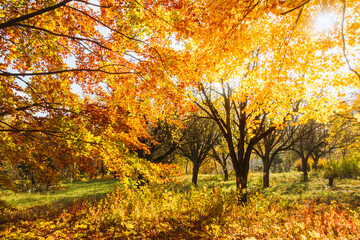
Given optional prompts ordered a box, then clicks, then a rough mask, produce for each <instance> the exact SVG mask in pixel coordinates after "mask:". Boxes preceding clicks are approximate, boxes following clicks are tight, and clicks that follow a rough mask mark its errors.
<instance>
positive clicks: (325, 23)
mask: <svg viewBox="0 0 360 240" xmlns="http://www.w3.org/2000/svg"><path fill="white" fill-rule="evenodd" d="M334 24H335V16H334V15H333V14H332V13H329V12H322V13H321V14H320V15H319V16H318V17H317V18H316V19H315V21H314V28H315V30H316V31H318V32H326V31H328V30H330V29H331V28H332V27H333V26H334Z"/></svg>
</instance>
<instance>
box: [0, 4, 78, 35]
mask: <svg viewBox="0 0 360 240" xmlns="http://www.w3.org/2000/svg"><path fill="white" fill-rule="evenodd" d="M71 1H73V0H63V1H61V2H59V3H58V4H55V5H53V6H51V7H47V8H43V9H40V10H38V11H36V12H33V13H29V14H25V15H22V16H20V17H17V18H13V19H10V20H9V21H6V22H4V23H0V29H5V28H8V27H11V26H14V25H15V24H16V23H19V22H22V21H25V20H28V19H30V18H33V17H36V16H38V15H41V14H44V13H47V12H50V11H53V10H55V9H57V8H60V7H63V6H66V4H67V3H69V2H71Z"/></svg>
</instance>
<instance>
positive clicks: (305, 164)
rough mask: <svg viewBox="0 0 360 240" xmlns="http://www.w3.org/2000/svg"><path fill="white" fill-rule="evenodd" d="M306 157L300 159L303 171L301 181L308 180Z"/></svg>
mask: <svg viewBox="0 0 360 240" xmlns="http://www.w3.org/2000/svg"><path fill="white" fill-rule="evenodd" d="M307 162H308V161H307V159H303V161H302V172H303V181H304V182H307V181H309V175H308V169H307Z"/></svg>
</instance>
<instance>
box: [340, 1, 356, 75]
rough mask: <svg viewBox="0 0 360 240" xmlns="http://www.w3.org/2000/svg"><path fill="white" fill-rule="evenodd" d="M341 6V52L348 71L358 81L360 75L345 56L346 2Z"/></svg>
mask: <svg viewBox="0 0 360 240" xmlns="http://www.w3.org/2000/svg"><path fill="white" fill-rule="evenodd" d="M343 4H344V6H343V12H342V19H341V38H342V42H343V47H342V50H343V54H344V57H345V61H346V64H347V65H348V67H349V70H350V71H352V72H354V73H355V74H356V76H358V78H359V79H360V74H359V73H358V72H357V71H356V70H355V69H353V68H352V67H351V66H350V62H349V59H348V57H347V55H346V42H345V35H344V25H345V11H346V0H343Z"/></svg>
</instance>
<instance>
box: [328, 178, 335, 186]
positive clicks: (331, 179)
mask: <svg viewBox="0 0 360 240" xmlns="http://www.w3.org/2000/svg"><path fill="white" fill-rule="evenodd" d="M333 186H334V178H332V177H330V178H329V187H333Z"/></svg>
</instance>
